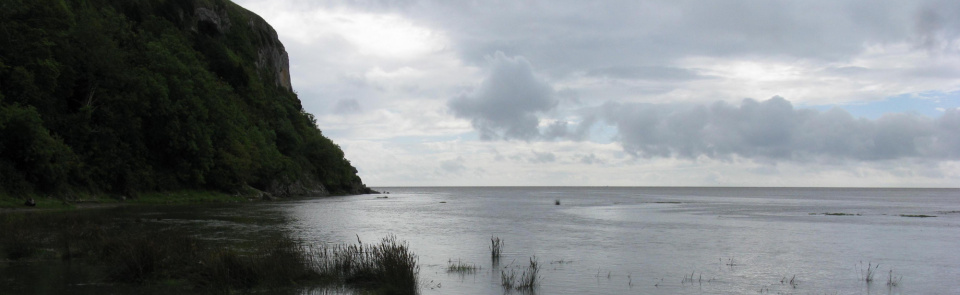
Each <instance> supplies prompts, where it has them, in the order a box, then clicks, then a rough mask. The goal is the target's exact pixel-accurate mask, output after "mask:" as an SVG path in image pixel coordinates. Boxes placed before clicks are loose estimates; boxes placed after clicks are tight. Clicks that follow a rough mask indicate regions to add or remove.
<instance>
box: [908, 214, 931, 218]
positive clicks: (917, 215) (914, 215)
mask: <svg viewBox="0 0 960 295" xmlns="http://www.w3.org/2000/svg"><path fill="white" fill-rule="evenodd" d="M900 217H917V218H928V217H937V216H936V215H924V214H900Z"/></svg>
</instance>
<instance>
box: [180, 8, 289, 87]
mask: <svg viewBox="0 0 960 295" xmlns="http://www.w3.org/2000/svg"><path fill="white" fill-rule="evenodd" d="M195 4H196V8H195V9H194V10H193V19H194V20H196V22H195V23H194V26H193V30H194V31H197V32H203V33H205V34H209V35H219V36H223V35H226V34H227V33H229V32H230V29H231V27H232V26H233V25H234V24H233V23H232V22H231V21H230V11H229V10H228V8H227V7H226V6H225V5H213V6H203V4H201V3H200V2H199V1H198V2H197V3H195ZM228 5H232V6H233V8H235V9H234V10H235V11H239V13H241V14H243V17H242V18H241V19H246V20H247V23H246V25H247V26H249V27H250V30H251V31H253V32H254V33H255V34H256V35H257V36H259V38H258V39H259V40H257V43H258V44H256V45H257V61H256V65H257V70H258V72H259V73H260V75H261V78H267V80H268V81H269V80H273V82H274V84H275V85H276V86H277V87H280V88H283V89H286V90H288V91H293V86H292V85H291V84H290V57H289V56H288V55H287V50H286V49H285V48H284V47H283V44H282V43H280V38H279V37H278V36H277V31H276V30H274V29H273V27H272V26H270V24H268V23H267V22H266V21H265V20H263V18H261V17H260V16H259V15H257V14H255V13H253V12H250V11H249V10H246V9H244V8H242V7H240V6H237V5H236V4H233V3H229V4H228Z"/></svg>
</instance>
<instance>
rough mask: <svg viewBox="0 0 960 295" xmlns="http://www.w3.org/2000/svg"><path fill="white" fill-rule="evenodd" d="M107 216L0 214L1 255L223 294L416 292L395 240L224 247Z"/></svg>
mask: <svg viewBox="0 0 960 295" xmlns="http://www.w3.org/2000/svg"><path fill="white" fill-rule="evenodd" d="M109 215H110V214H102V215H97V216H81V215H80V214H74V213H73V212H66V213H64V212H58V213H57V214H50V213H47V214H43V213H40V212H36V213H28V214H0V231H2V233H3V234H2V235H0V254H2V256H0V257H3V258H6V259H11V260H27V261H36V262H37V263H56V262H57V260H58V258H59V259H60V260H80V261H82V262H84V263H87V264H89V265H91V266H92V267H91V268H90V270H91V271H97V272H102V274H101V275H99V277H102V278H103V280H104V281H105V282H110V283H124V284H141V285H157V284H169V283H170V282H174V283H176V284H183V285H185V287H192V288H198V289H207V290H218V291H219V292H223V293H234V292H235V291H236V290H259V289H263V288H270V287H275V286H289V285H290V284H318V285H340V286H348V287H351V288H356V289H358V290H368V291H372V292H374V293H388V294H416V293H417V292H418V284H417V277H418V274H419V266H417V256H416V255H415V254H414V253H413V252H412V251H410V249H409V247H408V246H407V244H406V243H405V242H399V241H397V239H396V238H395V237H393V236H388V237H386V238H383V239H382V240H381V241H380V243H378V244H360V243H358V244H350V245H345V244H341V245H336V246H320V247H309V246H305V245H304V244H303V243H301V242H299V241H296V240H293V239H290V238H287V237H285V236H278V237H271V238H266V239H261V240H257V241H253V242H252V243H249V244H240V245H236V244H230V245H225V244H223V243H222V242H219V243H218V242H215V241H211V240H204V239H198V238H196V237H193V236H191V235H189V234H186V233H184V232H181V231H176V230H169V229H168V230H164V229H156V228H153V227H146V225H145V223H144V222H141V221H139V220H136V221H134V220H129V219H118V218H117V217H116V216H109ZM46 253H54V254H53V255H47V254H46Z"/></svg>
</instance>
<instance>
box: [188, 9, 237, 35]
mask: <svg viewBox="0 0 960 295" xmlns="http://www.w3.org/2000/svg"><path fill="white" fill-rule="evenodd" d="M193 15H194V16H195V17H196V19H197V28H200V29H203V30H211V31H214V32H216V33H217V34H220V35H223V34H226V33H227V32H229V31H230V15H228V14H227V10H226V9H211V8H206V7H197V8H196V9H194V11H193Z"/></svg>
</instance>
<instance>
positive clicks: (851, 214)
mask: <svg viewBox="0 0 960 295" xmlns="http://www.w3.org/2000/svg"><path fill="white" fill-rule="evenodd" d="M823 215H826V216H861V214H860V213H856V214H854V213H842V212H826V213H823Z"/></svg>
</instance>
